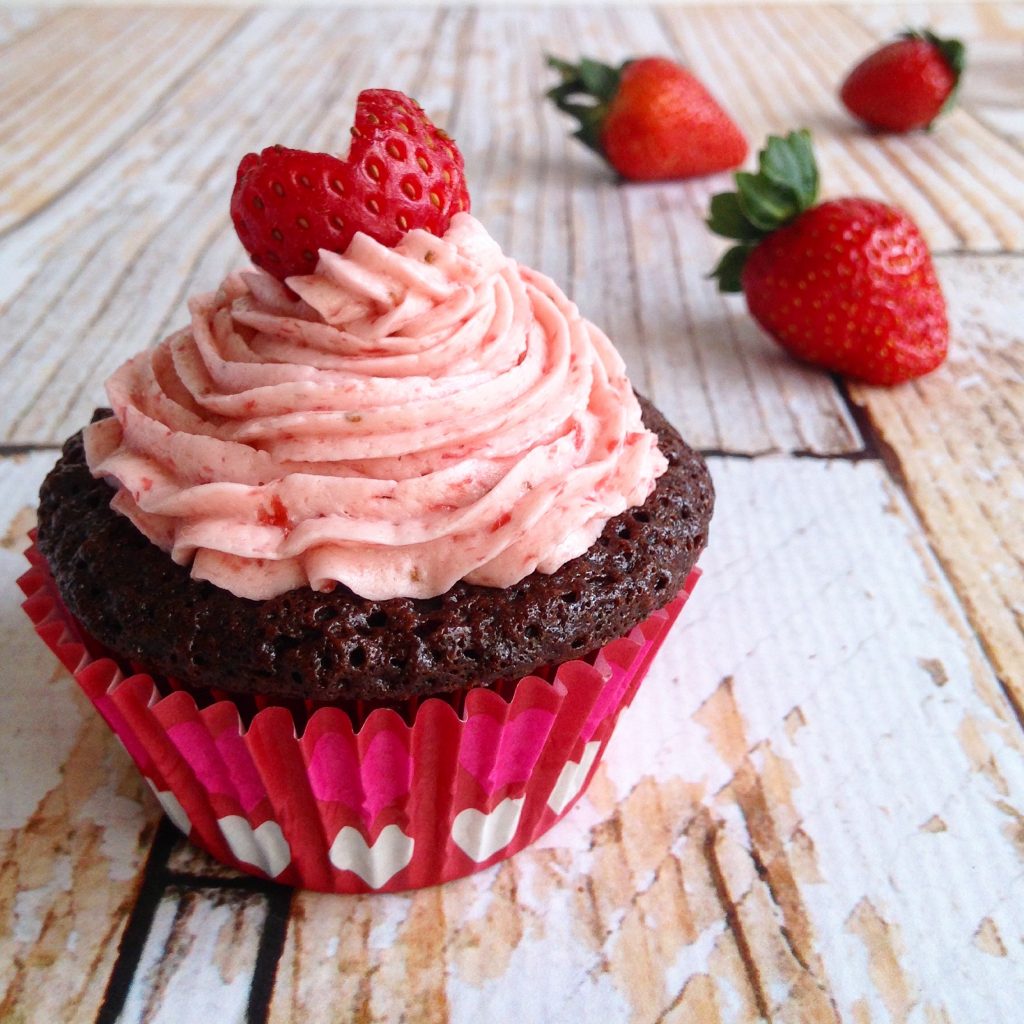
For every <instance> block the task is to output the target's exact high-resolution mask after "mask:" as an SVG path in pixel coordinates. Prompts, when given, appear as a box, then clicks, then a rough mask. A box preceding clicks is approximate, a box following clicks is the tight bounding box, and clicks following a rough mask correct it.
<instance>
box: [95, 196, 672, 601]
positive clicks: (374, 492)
mask: <svg viewBox="0 0 1024 1024" xmlns="http://www.w3.org/2000/svg"><path fill="white" fill-rule="evenodd" d="M288 285H289V286H290V289H291V291H290V292H289V290H288V289H287V288H285V287H284V286H283V285H282V284H280V283H279V282H278V281H276V280H275V279H274V278H272V277H270V276H269V275H267V274H265V273H263V272H261V271H254V272H239V273H235V274H232V275H230V276H229V277H228V278H227V279H226V280H225V282H224V283H223V285H222V286H221V288H220V290H219V291H217V292H216V293H215V294H208V295H201V296H198V297H196V298H193V299H192V300H191V302H190V312H191V325H190V326H189V327H188V328H185V329H183V330H181V331H178V332H177V333H175V334H173V335H171V336H170V337H169V338H167V339H166V340H164V341H163V342H161V343H160V344H159V345H157V346H156V347H155V348H153V349H149V350H147V351H145V352H142V353H141V354H139V355H138V356H136V357H135V358H133V359H130V360H129V361H128V362H127V363H125V364H124V365H123V366H121V367H120V369H118V370H117V371H116V372H115V373H114V374H113V376H111V378H110V379H109V380H108V382H107V393H108V395H109V398H110V403H111V406H112V408H113V411H114V415H113V416H112V417H110V418H107V419H105V420H101V421H99V422H96V423H94V424H92V425H91V426H90V427H89V428H88V429H87V432H86V453H87V457H88V461H89V466H90V469H91V470H92V472H93V474H94V475H95V476H103V477H105V478H107V479H108V480H109V481H110V482H111V483H112V484H113V485H114V487H115V488H116V494H115V496H114V498H113V501H112V505H113V507H114V508H115V509H117V511H119V512H120V513H122V514H123V515H125V516H127V517H128V518H129V519H131V521H132V522H133V523H134V524H135V525H136V527H138V529H139V530H140V531H141V532H142V533H143V534H145V535H146V537H148V538H149V539H150V540H151V541H152V542H153V543H155V544H157V545H159V546H160V547H161V548H163V549H164V550H166V551H168V552H169V553H170V555H171V557H172V558H173V559H174V560H175V561H176V562H178V563H180V564H183V565H187V564H189V563H191V567H192V568H191V571H192V575H193V576H194V577H196V578H199V579H205V580H209V581H210V582H212V583H214V584H215V585H217V586H218V587H222V588H224V589H226V590H229V591H231V592H232V593H234V594H236V595H238V596H240V597H246V598H253V599H265V598H269V597H273V596H276V595H278V594H281V593H284V592H285V591H288V590H291V589H294V588H297V587H302V586H306V585H309V586H311V587H313V588H314V589H316V590H330V589H332V588H333V587H335V586H336V585H337V584H338V583H343V584H345V585H346V586H348V587H350V588H351V589H352V590H353V591H354V592H355V593H357V594H360V595H362V596H364V597H367V598H371V599H375V600H382V599H386V598H392V597H399V596H405V597H418V598H423V597H432V596H435V595H438V594H441V593H444V592H445V591H446V590H448V589H449V588H450V587H451V586H452V585H453V584H454V583H456V582H457V581H458V580H462V579H464V580H466V581H468V582H470V583H476V584H482V585H484V586H491V587H507V586H510V585H511V584H513V583H516V582H517V581H519V580H520V579H522V578H523V577H525V576H527V575H528V574H530V573H531V572H534V571H540V572H544V573H550V572H554V571H555V570H556V569H558V568H559V567H560V566H561V565H563V564H564V563H565V562H567V561H568V560H569V559H571V558H575V557H576V556H577V555H580V554H582V553H583V552H584V551H585V550H586V549H587V548H588V547H589V546H590V545H591V544H592V543H593V542H594V541H595V540H596V539H597V537H598V536H599V534H600V533H601V531H602V529H603V528H604V526H605V524H606V523H607V521H608V520H609V519H610V518H612V517H613V516H615V515H618V514H619V513H620V512H623V511H625V510H626V509H627V508H630V507H633V506H636V505H640V504H642V503H643V502H644V500H645V499H646V498H647V496H648V495H649V494H650V492H651V491H652V490H653V488H654V486H655V481H656V479H657V477H659V476H660V475H661V474H662V473H663V472H664V471H665V469H666V467H667V463H666V461H665V459H664V457H663V456H662V454H661V453H660V452H659V451H658V448H657V439H656V437H655V435H653V434H652V433H651V432H649V431H648V430H646V429H645V427H644V426H643V423H642V421H641V415H640V408H639V405H638V403H637V400H636V397H635V396H634V394H633V391H632V388H631V387H630V384H629V381H628V379H627V377H626V373H625V368H624V366H623V363H622V360H621V358H620V357H619V355H618V354H617V353H616V351H615V350H614V348H613V347H612V345H611V343H610V342H609V341H608V339H607V338H606V337H605V335H604V334H602V332H601V331H600V330H598V329H597V328H596V327H595V326H594V325H593V324H591V323H589V322H587V321H586V320H584V319H583V318H582V317H581V316H580V314H579V311H578V310H577V308H576V307H575V306H574V305H573V303H572V302H570V301H569V299H567V298H566V296H565V295H564V294H563V293H562V292H561V291H560V290H559V289H558V288H557V286H556V285H555V284H554V283H553V282H552V281H550V280H549V279H548V278H546V277H544V276H543V275H541V274H538V273H536V272H534V271H532V270H529V269H527V268H525V267H520V266H519V265H517V264H516V263H515V262H514V261H513V260H510V259H508V258H507V257H506V256H504V255H503V254H502V252H501V250H500V248H499V247H498V245H497V244H496V243H495V242H494V241H493V240H492V239H491V238H490V237H489V236H488V234H487V233H486V231H485V230H484V229H483V227H482V226H481V225H480V223H479V222H478V221H476V220H475V219H474V218H473V217H471V216H470V215H469V214H459V215H458V216H456V217H455V219H454V220H453V222H452V225H451V227H450V229H449V230H448V232H447V233H446V234H445V236H444V238H437V237H435V236H434V235H431V234H428V233H426V232H424V231H412V232H410V233H409V234H408V235H406V236H405V237H404V238H403V240H402V241H401V242H400V243H399V244H398V245H397V246H396V247H395V248H393V249H391V248H387V247H385V246H382V245H380V244H378V243H377V242H375V241H373V240H372V239H370V238H369V237H367V236H365V235H357V236H356V238H355V240H354V241H353V242H352V244H351V245H350V246H349V248H348V249H347V250H346V252H345V253H344V255H338V254H336V253H331V252H327V251H321V253H320V259H319V263H318V265H317V268H316V271H315V273H313V274H311V275H309V276H307V277H294V278H290V279H289V280H288Z"/></svg>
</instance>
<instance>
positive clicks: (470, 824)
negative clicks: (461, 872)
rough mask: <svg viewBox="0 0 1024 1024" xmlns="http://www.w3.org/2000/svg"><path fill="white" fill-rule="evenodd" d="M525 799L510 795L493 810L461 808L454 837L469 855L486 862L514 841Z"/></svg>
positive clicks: (455, 822) (454, 826) (480, 861)
mask: <svg viewBox="0 0 1024 1024" xmlns="http://www.w3.org/2000/svg"><path fill="white" fill-rule="evenodd" d="M524 803H526V799H525V798H520V799H519V800H513V799H512V798H511V797H506V798H505V799H504V800H502V801H501V803H500V804H498V806H497V807H495V808H494V810H493V811H491V812H489V813H488V812H487V811H478V810H477V809H476V808H475V807H467V808H466V809H465V810H464V811H459V813H458V814H457V815H456V816H455V820H454V821H453V822H452V839H453V840H454V841H455V845H456V846H457V847H458V848H459V849H460V850H461V851H462V852H463V853H464V854H465V855H466V856H467V857H470V858H472V859H473V860H475V861H476V862H477V863H478V864H482V863H483V862H484V861H485V860H487V859H488V858H489V857H493V856H494V855H495V854H496V853H497V852H498V851H499V850H503V849H504V848H505V847H506V846H508V844H509V843H511V842H512V837H513V836H514V835H515V834H516V829H517V828H519V817H520V815H521V814H522V813H523V804H524Z"/></svg>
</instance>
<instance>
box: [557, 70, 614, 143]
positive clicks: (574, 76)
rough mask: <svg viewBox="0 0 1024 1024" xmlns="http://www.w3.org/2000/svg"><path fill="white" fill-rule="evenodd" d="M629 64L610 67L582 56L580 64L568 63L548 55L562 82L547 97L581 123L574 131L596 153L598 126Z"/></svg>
mask: <svg viewBox="0 0 1024 1024" xmlns="http://www.w3.org/2000/svg"><path fill="white" fill-rule="evenodd" d="M628 63H629V61H626V63H625V64H622V65H620V66H619V67H617V68H613V67H611V66H610V65H608V64H602V63H601V62H600V61H598V60H591V59H590V58H589V57H584V58H582V59H581V60H580V62H579V64H570V63H569V62H568V61H565V60H561V59H560V58H558V57H552V56H550V55H549V56H548V67H550V68H554V69H555V71H557V72H558V73H559V74H560V75H561V76H562V81H561V82H560V83H559V84H558V85H556V86H555V87H554V88H553V89H549V90H548V91H547V97H548V99H550V100H552V101H553V102H554V104H555V106H556V107H558V109H559V110H561V111H562V112H563V113H565V114H568V115H569V116H570V117H575V118H576V119H577V120H578V121H579V123H580V126H579V128H578V129H577V130H576V131H575V132H573V134H574V135H575V136H576V138H577V139H579V140H580V142H582V143H583V144H584V145H585V146H589V147H590V148H591V149H592V150H594V152H595V153H601V152H602V150H601V142H600V140H601V125H602V124H603V123H604V119H605V115H607V113H608V106H609V104H610V103H611V101H612V100H613V99H614V97H615V94H616V93H617V92H618V91H619V80H620V79H621V78H622V71H623V69H624V68H625V67H626V65H627V64H628ZM581 100H582V101H584V102H580V101H581Z"/></svg>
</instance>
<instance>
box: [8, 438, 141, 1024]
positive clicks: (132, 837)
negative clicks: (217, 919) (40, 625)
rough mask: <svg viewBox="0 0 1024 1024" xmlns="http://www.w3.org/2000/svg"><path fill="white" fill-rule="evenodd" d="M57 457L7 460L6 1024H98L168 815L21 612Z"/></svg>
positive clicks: (37, 456)
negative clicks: (43, 488)
mask: <svg viewBox="0 0 1024 1024" xmlns="http://www.w3.org/2000/svg"><path fill="white" fill-rule="evenodd" d="M52 462H53V455H52V453H42V454H36V455H32V456H26V457H20V458H16V459H11V458H5V459H2V460H0V533H2V539H0V571H2V577H3V584H4V585H3V587H2V588H0V649H2V650H3V653H4V665H5V668H4V675H3V697H2V714H0V749H2V750H3V757H2V758H0V1020H3V1021H5V1022H8V1021H9V1022H11V1024H22V1022H24V1024H29V1022H36V1021H40V1022H42V1021H62V1020H71V1019H74V1020H92V1019H93V1018H94V1016H95V1014H96V1011H97V1010H98V1008H99V1006H100V1004H101V1002H102V1000H103V994H104V991H105V988H106V984H107V978H108V976H109V974H110V970H111V967H112V965H113V963H114V958H115V957H116V955H117V945H118V941H119V938H120V935H121V931H122V928H123V927H124V923H125V918H126V916H127V914H128V912H129V910H130V908H131V906H132V903H133V902H134V899H135V893H136V888H137V883H138V877H139V874H140V872H141V868H142V865H143V862H144V860H145V854H146V849H147V846H148V844H149V840H150V838H151V836H152V832H153V826H154V825H155V823H156V820H157V817H158V811H157V808H156V803H155V801H154V800H153V799H152V798H151V797H150V796H149V794H148V792H144V790H145V786H144V785H143V783H142V781H141V780H140V779H139V778H138V776H137V774H136V772H135V769H134V766H133V765H132V764H131V762H130V760H129V758H128V755H127V754H126V753H125V752H124V750H123V749H121V747H120V746H118V745H117V743H116V742H113V741H112V737H111V735H110V732H109V730H108V729H107V727H106V725H105V724H104V723H103V721H102V720H101V719H100V718H99V717H98V716H97V715H96V714H95V713H94V712H93V710H92V708H91V706H90V705H89V703H88V701H87V700H86V699H85V698H84V697H83V696H82V695H81V694H80V692H79V690H78V687H77V686H76V685H75V683H74V682H73V680H72V679H71V678H70V677H69V676H68V675H67V673H66V672H65V671H64V670H63V668H62V667H61V666H60V665H59V664H58V663H57V662H56V660H55V659H54V657H53V656H52V655H51V654H50V652H49V651H48V650H46V648H45V647H44V646H43V645H42V643H41V642H40V641H39V640H38V638H37V637H36V636H35V634H34V633H33V632H32V629H31V627H30V626H29V624H28V620H27V619H26V618H25V616H24V614H23V613H22V611H21V608H20V607H19V592H18V590H17V588H16V587H15V586H14V579H15V578H16V577H17V576H19V575H20V574H21V573H22V572H23V571H24V569H25V567H26V565H27V563H25V561H24V558H23V557H22V551H23V550H24V548H25V547H26V546H27V538H26V536H25V534H26V531H27V530H28V529H29V528H30V527H31V526H32V525H33V523H34V512H33V509H34V505H35V497H36V491H37V489H38V486H39V482H40V480H41V479H42V475H43V473H44V472H45V471H46V469H47V468H48V467H49V466H50V465H52Z"/></svg>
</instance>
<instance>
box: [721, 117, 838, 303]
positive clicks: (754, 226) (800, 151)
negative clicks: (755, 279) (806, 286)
mask: <svg viewBox="0 0 1024 1024" xmlns="http://www.w3.org/2000/svg"><path fill="white" fill-rule="evenodd" d="M757 162H758V171H757V173H756V174H751V173H749V172H747V171H738V172H737V173H736V174H734V175H733V180H734V181H735V182H736V191H735V192H720V193H718V194H717V195H715V196H713V197H712V199H711V207H710V210H709V214H708V218H707V225H708V227H709V228H710V229H711V230H712V231H713V232H714V233H715V234H716V235H722V236H723V237H724V238H730V239H733V240H734V241H735V242H737V243H738V244H736V245H734V246H733V247H732V248H730V249H727V250H726V252H725V254H724V255H723V256H722V258H721V259H720V260H719V262H718V265H717V266H716V267H715V269H714V270H713V271H712V272H711V274H710V275H709V276H711V277H713V278H715V279H716V280H717V281H718V287H719V290H720V291H723V292H740V291H742V290H743V287H742V284H741V276H742V273H743V267H744V266H745V265H746V262H747V258H748V257H749V255H750V253H751V252H752V251H753V250H754V248H755V247H756V246H757V244H758V243H759V242H760V241H762V240H763V239H765V238H767V237H768V236H769V235H770V234H771V233H772V232H773V231H777V230H778V229H779V228H781V227H783V226H784V225H785V224H788V223H790V221H793V220H795V219H796V218H797V217H799V216H800V214H801V213H803V212H804V211H805V210H809V209H810V208H811V207H812V206H814V204H815V203H816V202H817V200H818V166H817V164H816V163H815V160H814V150H813V148H812V146H811V134H810V132H808V131H807V130H806V129H801V130H800V131H796V132H790V133H789V135H787V136H785V138H782V137H780V136H777V135H770V136H769V137H768V142H767V143H766V145H765V147H764V149H762V150H761V151H760V152H759V153H758V155H757Z"/></svg>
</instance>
